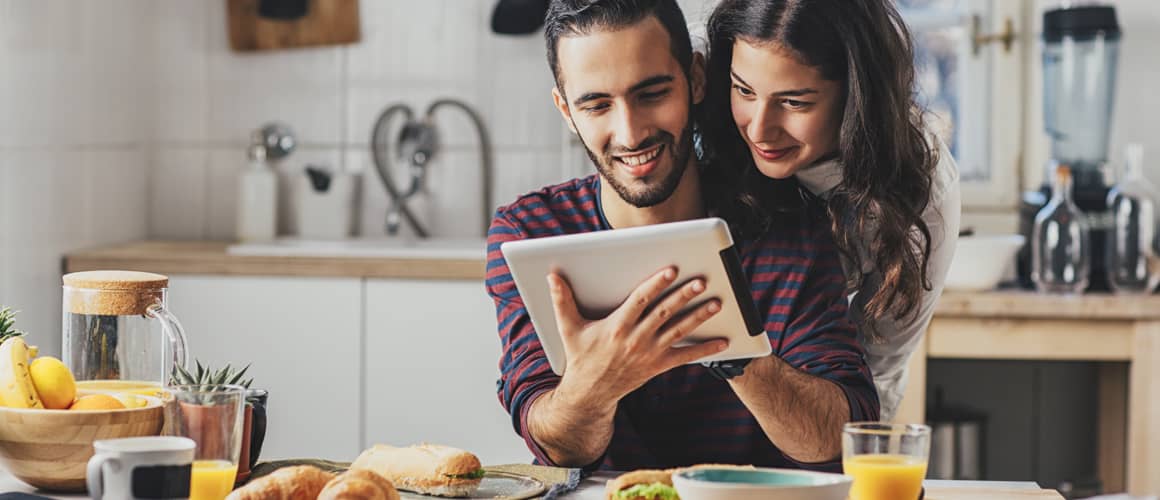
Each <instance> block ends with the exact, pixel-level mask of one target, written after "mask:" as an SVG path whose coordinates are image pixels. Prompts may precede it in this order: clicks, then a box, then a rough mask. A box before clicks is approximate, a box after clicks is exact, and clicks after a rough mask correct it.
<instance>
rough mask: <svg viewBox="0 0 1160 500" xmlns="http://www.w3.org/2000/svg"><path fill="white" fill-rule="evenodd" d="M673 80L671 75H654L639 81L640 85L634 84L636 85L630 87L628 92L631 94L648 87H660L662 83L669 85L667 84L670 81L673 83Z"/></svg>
mask: <svg viewBox="0 0 1160 500" xmlns="http://www.w3.org/2000/svg"><path fill="white" fill-rule="evenodd" d="M675 79H676V78H673V75H656V76H650V77H648V78H645V79H644V80H641V81H640V83H638V84H636V85H633V86H632V87H630V88H629V89H628V92H629V93H632V92H637V91H640V90H643V89H647V88H649V87H652V86H653V85H660V84H662V83H669V82H671V81H673V80H675Z"/></svg>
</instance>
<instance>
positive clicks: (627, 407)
mask: <svg viewBox="0 0 1160 500" xmlns="http://www.w3.org/2000/svg"><path fill="white" fill-rule="evenodd" d="M599 197H600V183H599V179H598V177H596V176H595V175H593V176H589V177H585V178H581V179H575V180H572V181H569V182H566V183H563V184H559V185H555V186H550V187H547V188H545V189H543V190H540V191H535V192H532V193H529V194H526V195H524V196H522V197H520V198H519V199H518V200H517V201H516V202H515V203H512V204H511V205H508V206H505V207H501V208H499V210H498V211H497V212H496V215H495V219H494V220H493V221H492V224H491V228H490V229H489V230H488V241H487V292H488V294H490V295H491V297H492V299H494V300H495V304H496V315H497V316H498V323H499V336H500V340H501V341H502V343H503V355H502V357H501V358H500V363H499V365H500V372H501V375H500V380H499V383H498V388H497V389H498V393H499V399H500V402H501V403H502V404H503V405H504V407H505V408H506V409H507V411H508V413H509V414H511V416H512V424H513V426H514V427H515V430H516V432H517V433H518V434H519V435H520V436H522V437H523V438H524V440H525V441H526V442H527V445H528V448H529V449H530V450H531V451H532V453H533V455H534V456H535V458H536V462H537V463H540V464H548V465H555V464H553V463H552V460H551V459H550V458H549V457H548V456H547V454H546V453H545V452H544V450H543V449H542V448H541V447H540V446H539V445H538V444H537V443H536V442H535V441H534V440H533V439H532V436H531V434H530V432H529V431H528V428H527V418H528V414H527V413H528V409H529V408H530V407H531V403H532V402H533V401H534V400H535V399H536V398H537V397H539V396H540V395H542V394H544V393H545V392H547V391H549V390H551V389H552V388H554V387H555V386H556V384H557V383H558V382H559V380H560V378H559V377H558V376H557V375H556V374H555V373H553V372H552V370H551V368H550V367H549V366H548V360H547V357H546V356H545V354H544V350H543V348H542V347H541V345H540V341H539V338H538V337H537V336H536V332H535V330H534V328H533V326H532V321H531V318H530V317H529V316H528V312H527V310H526V309H525V308H524V305H523V301H522V300H521V299H520V296H519V292H518V291H517V290H516V286H515V283H514V282H513V281H512V277H511V274H510V272H509V270H508V267H507V263H506V261H505V260H504V257H503V255H502V253H501V252H500V244H501V243H503V242H505V241H511V240H519V239H525V238H540V237H545V236H555V235H562V234H572V233H583V232H591V231H602V230H606V229H610V226H609V224H608V222H607V220H605V218H604V216H603V213H602V212H601V209H600V201H599ZM774 233H776V234H774ZM737 245H738V246H737V248H738V251H739V253H740V256H741V262H742V267H743V268H744V270H745V274H746V277H747V278H748V279H749V283H750V290H751V291H752V293H753V300H754V302H755V304H756V305H757V310H758V311H764V313H765V330H766V332H767V333H768V335H769V341H770V342H771V343H772V347H773V352H774V354H775V355H777V356H779V357H780V358H781V359H783V360H785V361H786V362H787V363H789V364H790V365H792V366H794V367H795V368H798V369H800V370H803V371H805V372H807V373H809V374H811V375H814V376H816V377H821V378H824V379H827V380H829V381H831V382H833V383H835V384H837V385H838V387H840V388H841V389H842V391H843V392H844V393H845V395H846V399H847V400H848V402H849V406H850V420H851V421H858V420H874V419H877V417H878V395H877V391H876V390H875V389H874V385H873V383H872V382H871V377H870V370H869V368H868V367H867V365H866V363H865V361H864V359H863V352H862V348H861V346H860V345H859V344H858V341H857V339H856V336H855V334H856V331H855V327H854V325H853V323H851V321H850V320H849V319H848V318H847V314H846V312H847V311H846V307H847V306H846V296H845V285H844V278H843V274H842V267H841V264H840V261H839V259H838V253H837V250H836V247H835V246H834V244H833V241H832V239H831V235H830V231H829V228H828V227H826V226H825V224H822V223H820V222H819V221H818V220H816V219H815V218H811V217H809V216H808V213H806V212H803V215H802V218H801V225H800V226H799V227H796V228H793V229H792V230H779V231H775V232H771V233H770V234H768V235H767V236H765V237H764V238H762V239H760V240H757V241H740V242H737ZM697 463H734V464H754V465H757V466H766V467H805V468H812V469H821V470H839V466H840V464H839V463H838V462H829V463H821V464H803V463H798V462H796V461H794V460H792V459H790V458H789V457H787V456H785V455H784V454H783V453H781V451H779V450H778V449H777V447H776V446H774V444H773V443H772V442H771V441H770V440H769V438H768V437H767V436H766V435H765V433H764V432H763V431H762V430H761V427H760V426H759V425H758V423H757V420H756V418H755V417H754V416H753V414H752V413H751V412H750V411H749V409H748V408H746V407H745V405H744V404H742V402H741V400H740V399H739V398H738V397H737V395H736V394H735V393H734V392H733V390H732V389H731V388H730V386H729V384H728V383H726V382H725V381H723V380H720V379H718V378H716V377H714V376H713V375H712V374H710V373H709V372H708V371H707V370H706V369H705V368H704V367H702V366H700V365H686V366H681V367H678V368H675V369H673V370H670V371H668V372H665V373H662V374H660V375H658V376H657V377H654V378H653V379H652V380H650V381H649V382H647V383H646V384H645V385H644V386H642V387H641V388H639V389H637V390H636V391H633V392H632V393H630V394H629V395H628V396H626V397H625V398H624V399H622V400H621V401H620V404H619V405H618V406H617V410H616V416H615V420H614V431H613V436H612V442H611V444H610V445H609V447H608V449H607V450H606V452H605V454H604V457H603V459H602V460H601V461H599V462H598V463H596V464H593V466H592V467H594V468H601V469H610V470H632V469H638V468H668V467H681V466H687V465H692V464H697Z"/></svg>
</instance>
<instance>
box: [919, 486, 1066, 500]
mask: <svg viewBox="0 0 1160 500" xmlns="http://www.w3.org/2000/svg"><path fill="white" fill-rule="evenodd" d="M924 500H1063V496H1062V495H1060V494H1059V492H1057V491H1055V490H1036V489H1022V488H982V487H979V488H975V487H968V488H939V487H931V488H927V490H926V497H925V498H924Z"/></svg>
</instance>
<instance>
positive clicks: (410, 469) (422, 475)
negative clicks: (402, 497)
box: [350, 444, 483, 497]
mask: <svg viewBox="0 0 1160 500" xmlns="http://www.w3.org/2000/svg"><path fill="white" fill-rule="evenodd" d="M350 468H351V469H367V470H371V471H373V472H377V473H379V475H381V476H383V477H385V478H387V480H389V481H390V482H391V483H392V484H394V485H395V487H396V488H398V489H400V490H407V491H413V492H415V493H421V494H424V495H435V496H441V497H466V496H471V495H472V494H473V493H475V490H476V489H477V488H479V483H480V481H482V480H483V466H482V465H480V463H479V458H478V457H476V456H475V455H473V454H471V453H468V452H466V451H463V450H460V449H457V448H451V447H448V446H440V445H436V444H421V445H417V446H410V447H407V448H396V447H394V446H387V445H381V444H380V445H375V446H373V447H371V448H368V449H367V450H365V451H363V452H362V454H361V455H359V456H358V458H357V459H355V461H354V463H353V464H351V466H350Z"/></svg>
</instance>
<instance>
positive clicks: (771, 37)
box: [702, 0, 960, 420]
mask: <svg viewBox="0 0 1160 500" xmlns="http://www.w3.org/2000/svg"><path fill="white" fill-rule="evenodd" d="M708 41H709V63H708V65H709V68H708V78H709V87H708V96H707V101H706V105H705V107H704V110H705V112H706V113H707V116H705V117H703V120H702V123H703V124H705V125H706V126H705V127H703V128H704V133H705V135H706V139H707V142H708V144H710V145H713V146H714V150H715V153H716V155H717V158H716V160H717V162H715V164H716V165H718V166H719V168H723V169H733V172H732V174H733V175H732V177H734V178H735V180H736V181H737V182H738V183H739V184H738V186H739V189H740V190H741V192H742V195H741V197H740V198H739V200H740V202H741V203H739V206H740V207H742V212H744V213H743V214H740V215H735V218H734V219H732V220H743V221H746V222H745V226H746V227H745V228H744V229H747V230H749V231H763V230H768V229H769V228H770V227H771V223H772V220H773V218H774V215H775V212H776V211H777V206H778V205H779V204H781V205H784V204H785V199H784V196H782V197H781V198H782V199H780V200H779V199H773V198H778V196H776V195H772V194H771V193H778V192H784V186H785V185H786V184H787V181H786V180H788V179H790V178H795V179H796V180H797V182H798V183H799V184H800V185H801V187H803V188H804V189H805V190H806V191H808V193H809V195H807V196H811V195H812V196H813V197H817V198H818V199H819V200H820V201H821V202H822V203H824V205H825V206H826V209H827V211H828V212H829V215H830V220H831V226H832V231H833V234H834V239H835V241H836V242H837V244H838V248H839V249H840V250H841V252H842V254H843V256H844V261H845V262H844V264H845V268H846V276H847V287H848V290H849V292H850V293H852V294H853V297H852V298H851V306H852V307H851V314H852V315H853V317H854V319H855V320H856V321H857V322H858V325H859V327H860V328H859V330H860V338H861V340H862V343H863V345H864V346H865V348H866V352H867V361H868V363H869V365H870V370H871V372H872V373H873V375H874V381H875V385H877V387H878V393H879V397H880V399H881V403H882V420H891V419H893V417H894V413H895V411H896V410H897V408H898V404H899V401H900V400H901V398H902V393H903V389H904V387H905V384H906V367H907V361H908V360H909V358H910V355H911V353H912V352H914V349H915V348H916V347H917V346H918V343H919V340H920V339H921V338H922V333H923V332H924V331H925V330H926V328H927V325H928V324H929V323H930V319H931V315H932V314H933V312H934V306H935V301H936V300H937V299H938V296H939V294H940V293H941V291H942V287H943V281H944V279H945V277H946V272H947V268H948V266H949V265H950V261H951V257H952V256H953V254H954V249H955V240H956V238H957V237H958V230H959V215H960V214H959V211H960V206H959V205H960V202H959V186H958V171H957V168H956V167H955V164H954V160H953V159H952V158H951V156H950V153H948V152H947V150H946V148H945V147H943V146H942V145H941V143H940V142H939V141H938V140H937V139H936V138H933V137H932V136H930V135H929V134H927V133H926V131H925V128H924V124H923V114H922V110H921V107H920V106H918V105H917V104H916V103H915V101H914V65H913V47H912V45H911V40H910V35H909V34H908V33H907V29H906V26H905V24H904V23H903V21H902V19H901V17H900V16H899V14H898V11H897V10H895V8H894V6H893V1H892V0H723V1H722V2H721V3H720V4H719V5H718V6H717V8H716V9H715V10H714V11H713V14H712V16H711V17H710V19H709V25H708ZM790 182H792V181H790Z"/></svg>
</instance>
